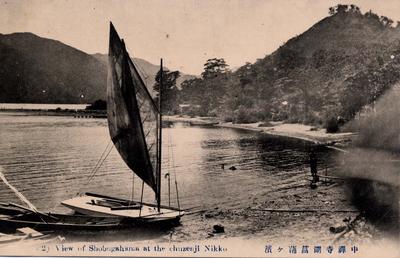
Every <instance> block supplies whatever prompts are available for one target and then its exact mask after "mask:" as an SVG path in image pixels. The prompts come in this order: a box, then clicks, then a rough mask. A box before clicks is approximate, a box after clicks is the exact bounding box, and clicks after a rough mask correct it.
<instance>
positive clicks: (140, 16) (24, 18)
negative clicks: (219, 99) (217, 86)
mask: <svg viewBox="0 0 400 258" xmlns="http://www.w3.org/2000/svg"><path fill="white" fill-rule="evenodd" d="M338 3H342V4H350V3H353V4H356V5H357V6H359V7H360V8H361V11H362V12H363V13H364V12H366V11H368V10H370V9H372V10H373V11H374V12H375V13H377V14H379V15H384V16H387V17H389V18H391V19H393V20H394V21H397V20H400V1H399V0H381V1H376V0H353V1H351V2H349V1H337V0H81V1H79V0H0V33H2V34H8V33H13V32H32V33H34V34H36V35H38V36H41V37H44V38H51V39H55V40H59V41H61V42H63V43H65V44H67V45H70V46H72V47H75V48H78V49H80V50H82V51H84V52H86V53H89V54H94V53H107V51H108V33H109V22H110V21H112V22H113V24H114V26H115V27H116V29H117V31H118V33H119V35H120V36H121V37H122V38H124V39H125V43H126V46H127V48H128V51H129V53H130V55H131V56H134V57H139V58H143V59H146V60H147V61H149V62H151V63H154V64H158V63H159V60H160V58H163V59H164V64H165V65H166V66H167V67H169V68H170V69H178V70H180V71H182V72H184V73H188V74H194V75H199V74H200V73H201V72H202V70H203V65H204V63H205V62H206V60H207V59H210V58H215V57H217V58H224V59H225V60H226V62H227V63H228V65H230V67H231V68H236V67H239V66H241V65H243V64H245V63H246V62H254V61H256V60H257V58H263V57H265V56H266V55H267V54H270V53H272V52H273V51H274V50H276V49H277V48H278V47H279V46H280V45H282V44H284V42H286V41H288V40H289V39H290V38H292V37H294V36H296V35H299V34H301V33H302V32H304V31H306V30H307V29H308V28H309V27H311V26H312V25H313V24H315V23H316V22H318V21H319V20H321V19H323V18H324V17H326V16H328V8H329V7H331V6H335V5H336V4H338Z"/></svg>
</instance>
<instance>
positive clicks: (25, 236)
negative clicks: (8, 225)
mask: <svg viewBox="0 0 400 258" xmlns="http://www.w3.org/2000/svg"><path fill="white" fill-rule="evenodd" d="M52 238H57V237H54V236H52V235H50V234H43V233H41V232H38V231H36V230H34V229H32V228H29V227H24V228H17V229H16V232H15V233H13V234H4V233H0V245H2V244H9V243H13V242H17V241H21V240H49V239H52Z"/></svg>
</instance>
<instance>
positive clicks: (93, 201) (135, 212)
mask: <svg viewBox="0 0 400 258" xmlns="http://www.w3.org/2000/svg"><path fill="white" fill-rule="evenodd" d="M61 204H62V205H64V206H65V207H68V208H70V209H72V210H74V211H75V212H77V213H80V214H85V215H89V216H110V217H118V218H123V219H125V220H130V221H140V222H141V223H163V222H179V220H180V218H181V217H182V216H183V215H184V212H183V211H180V210H177V209H175V208H171V207H165V206H162V207H161V209H160V211H158V209H157V207H156V206H155V205H152V204H143V203H142V204H141V205H139V204H138V203H134V204H137V205H139V206H134V205H133V206H132V202H131V201H129V200H124V199H119V198H115V197H109V196H102V195H97V194H86V195H83V196H78V197H75V198H72V199H69V200H65V201H63V202H61Z"/></svg>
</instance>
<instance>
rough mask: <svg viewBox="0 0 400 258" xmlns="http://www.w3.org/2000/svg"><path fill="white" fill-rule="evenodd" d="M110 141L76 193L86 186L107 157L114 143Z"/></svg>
mask: <svg viewBox="0 0 400 258" xmlns="http://www.w3.org/2000/svg"><path fill="white" fill-rule="evenodd" d="M111 143H112V141H111V140H110V141H109V142H108V144H107V146H106V148H105V149H104V151H103V153H102V154H101V155H100V158H99V160H98V161H97V163H96V165H95V166H94V167H93V169H92V171H91V172H90V173H89V178H88V180H87V181H86V182H85V183H84V184H83V185H82V186H81V187H80V188H79V190H78V193H77V195H79V194H80V191H81V190H82V188H83V186H86V185H88V184H89V183H90V181H92V179H93V178H94V176H95V175H96V173H97V171H98V170H99V168H100V167H101V166H102V165H103V163H104V161H105V160H106V159H107V157H108V155H109V154H110V152H111V150H112V149H113V147H114V145H113V144H111Z"/></svg>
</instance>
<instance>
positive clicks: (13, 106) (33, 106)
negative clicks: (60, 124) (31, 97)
mask: <svg viewBox="0 0 400 258" xmlns="http://www.w3.org/2000/svg"><path fill="white" fill-rule="evenodd" d="M87 106H89V104H35V103H0V109H29V110H54V109H57V108H61V109H70V110H83V109H85V108H86V107H87Z"/></svg>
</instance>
